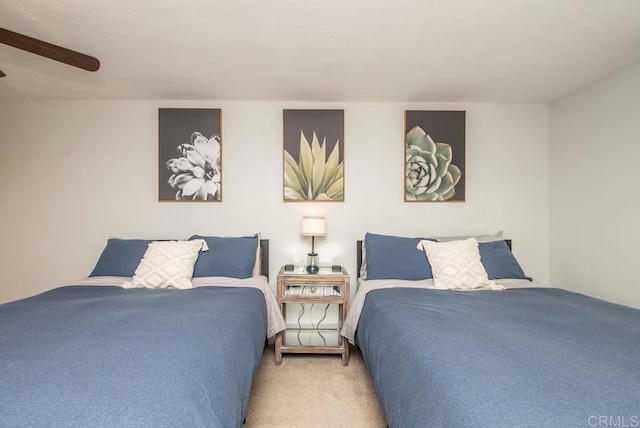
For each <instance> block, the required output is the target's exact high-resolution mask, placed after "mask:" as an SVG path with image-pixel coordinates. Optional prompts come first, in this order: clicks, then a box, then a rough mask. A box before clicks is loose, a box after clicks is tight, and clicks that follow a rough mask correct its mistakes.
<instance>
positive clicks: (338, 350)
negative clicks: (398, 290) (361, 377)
mask: <svg viewBox="0 0 640 428" xmlns="http://www.w3.org/2000/svg"><path fill="white" fill-rule="evenodd" d="M277 298H278V304H279V305H280V310H281V311H282V314H283V315H284V316H285V319H286V318H287V317H286V315H287V305H288V304H293V303H299V304H301V305H302V308H303V309H304V305H305V304H317V303H319V304H324V305H326V308H325V316H326V309H327V308H328V307H329V305H330V304H336V305H338V323H337V328H332V329H329V328H327V329H324V328H320V322H321V321H318V323H317V324H316V325H314V324H313V322H312V323H311V328H302V326H299V328H296V329H291V328H288V329H287V330H285V331H282V332H280V333H278V335H277V336H276V364H281V363H282V354H283V353H300V354H303V353H307V354H340V355H342V365H343V366H346V365H347V364H349V342H348V341H347V339H345V338H344V337H342V336H340V329H341V328H342V324H343V323H344V320H345V318H346V316H347V312H348V310H349V274H348V273H347V271H346V270H345V269H344V268H343V267H341V268H340V271H339V272H335V271H334V270H333V269H332V267H331V266H327V267H320V268H318V272H317V273H314V274H309V273H307V272H306V271H305V270H304V269H294V272H288V271H285V269H284V266H283V267H282V268H281V269H280V272H278V290H277ZM309 334H316V335H318V336H319V337H320V338H321V341H320V342H316V343H315V344H313V343H311V341H309V343H307V344H305V345H303V344H302V341H301V340H300V337H301V336H307V335H309ZM294 338H295V339H297V340H294Z"/></svg>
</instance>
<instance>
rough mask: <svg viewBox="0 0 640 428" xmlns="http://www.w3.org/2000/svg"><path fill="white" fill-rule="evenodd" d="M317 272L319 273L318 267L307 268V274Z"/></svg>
mask: <svg viewBox="0 0 640 428" xmlns="http://www.w3.org/2000/svg"><path fill="white" fill-rule="evenodd" d="M318 272H320V268H319V267H318V266H311V265H309V266H307V273H310V274H316V273H318Z"/></svg>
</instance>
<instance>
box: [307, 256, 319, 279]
mask: <svg viewBox="0 0 640 428" xmlns="http://www.w3.org/2000/svg"><path fill="white" fill-rule="evenodd" d="M318 272H320V268H319V267H318V254H317V253H308V254H307V273H310V274H316V273H318Z"/></svg>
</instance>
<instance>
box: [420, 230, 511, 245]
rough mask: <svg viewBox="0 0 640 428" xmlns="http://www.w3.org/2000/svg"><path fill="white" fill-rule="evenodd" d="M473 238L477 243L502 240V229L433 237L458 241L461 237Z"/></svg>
mask: <svg viewBox="0 0 640 428" xmlns="http://www.w3.org/2000/svg"><path fill="white" fill-rule="evenodd" d="M469 238H474V239H475V240H476V241H478V242H479V243H485V242H495V241H502V240H504V237H503V233H502V231H501V230H500V231H498V232H496V233H494V234H493V235H466V236H436V237H434V238H433V239H435V240H436V241H438V242H449V241H460V240H462V239H469Z"/></svg>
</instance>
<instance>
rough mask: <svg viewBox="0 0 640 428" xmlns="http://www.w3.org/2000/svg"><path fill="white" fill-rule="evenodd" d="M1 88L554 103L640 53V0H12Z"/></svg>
mask: <svg viewBox="0 0 640 428" xmlns="http://www.w3.org/2000/svg"><path fill="white" fill-rule="evenodd" d="M0 26H1V27H4V28H7V29H10V30H13V31H17V32H20V33H23V34H26V35H29V36H32V37H36V38H40V39H44V40H46V41H48V42H50V43H54V44H58V45H62V46H64V47H67V48H69V49H73V50H78V51H80V52H83V53H86V54H89V55H92V56H95V57H97V58H98V59H100V61H101V63H102V67H101V69H100V70H99V71H98V72H96V73H88V72H85V71H82V70H77V69H74V68H71V67H68V66H66V65H63V64H59V63H56V62H53V61H51V60H47V59H44V58H41V57H38V56H35V55H32V54H28V53H25V52H22V51H18V50H16V49H14V48H11V47H8V46H4V45H0V70H2V71H4V72H5V73H6V74H7V77H5V78H2V79H0V99H24V98H84V99H112V98H118V99H167V100H170V99H191V100H196V99H210V100H230V99H233V100H312V101H450V102H459V101H470V102H536V103H537V102H542V103H545V102H548V101H551V100H554V99H557V98H559V97H562V96H564V95H567V94H569V93H571V92H573V91H574V90H576V89H578V88H580V87H582V86H584V85H587V84H589V83H591V82H593V81H595V80H597V79H599V78H601V77H603V76H605V75H607V74H609V73H611V72H613V71H615V70H617V69H619V68H620V67H622V66H624V65H627V64H630V63H633V62H635V61H638V60H639V59H640V0H395V1H394V0H279V1H275V0H218V1H215V0H154V1H150V0H138V1H134V0H108V1H104V0H55V1H46V2H45V1H42V0H0Z"/></svg>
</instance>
